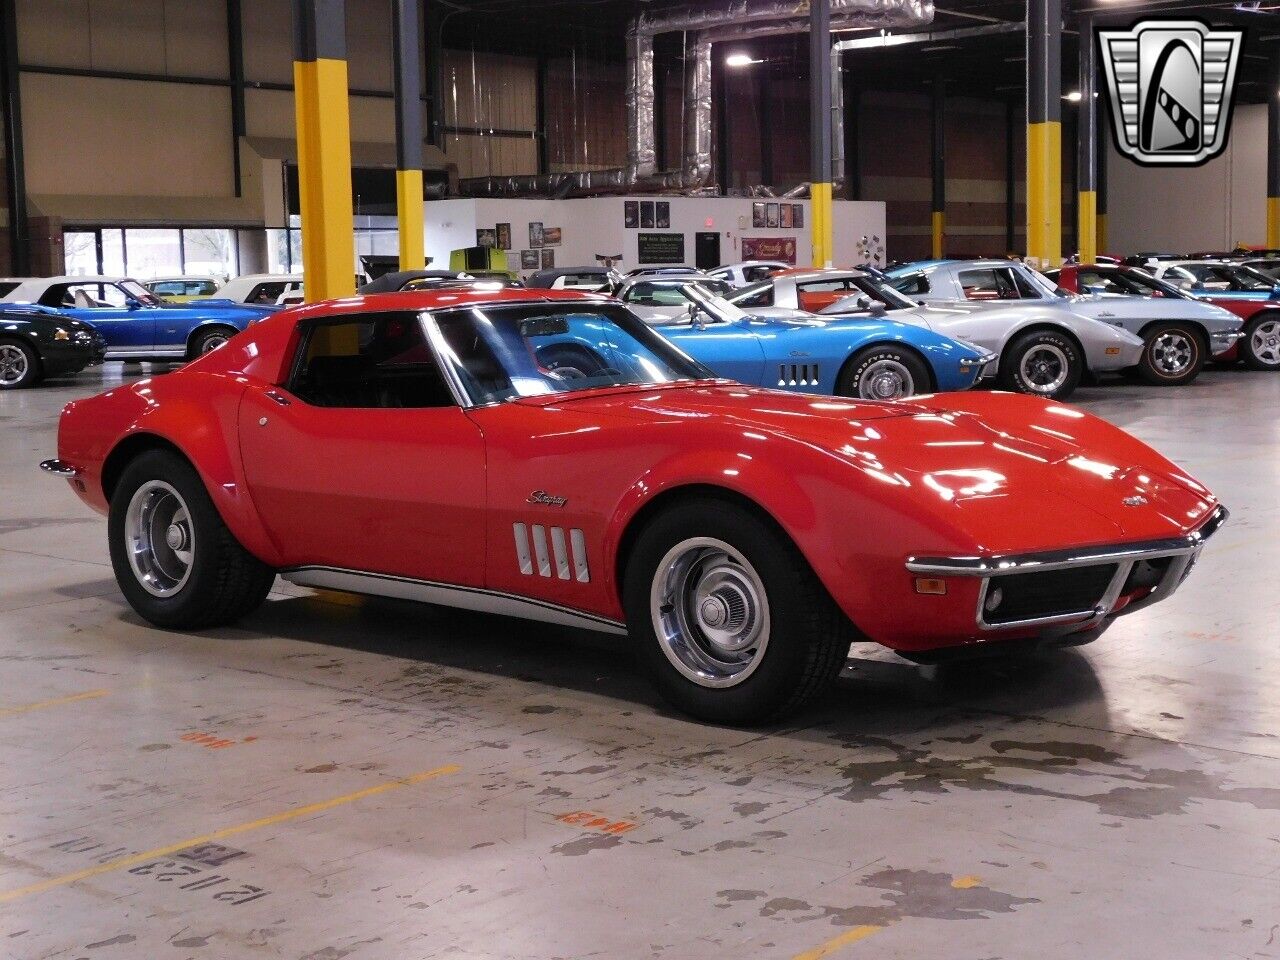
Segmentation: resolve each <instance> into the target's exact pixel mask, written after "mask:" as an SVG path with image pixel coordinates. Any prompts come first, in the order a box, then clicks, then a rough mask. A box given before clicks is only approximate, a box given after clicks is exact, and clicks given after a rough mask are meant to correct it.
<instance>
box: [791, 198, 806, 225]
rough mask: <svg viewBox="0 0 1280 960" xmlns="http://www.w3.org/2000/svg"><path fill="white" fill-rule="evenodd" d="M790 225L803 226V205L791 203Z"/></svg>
mask: <svg viewBox="0 0 1280 960" xmlns="http://www.w3.org/2000/svg"><path fill="white" fill-rule="evenodd" d="M791 225H792V226H793V227H803V226H804V204H803V203H793V204H792V205H791Z"/></svg>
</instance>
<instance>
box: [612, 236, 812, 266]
mask: <svg viewBox="0 0 1280 960" xmlns="http://www.w3.org/2000/svg"><path fill="white" fill-rule="evenodd" d="M636 241H637V248H638V250H637V254H638V256H637V260H638V261H639V262H640V263H684V234H683V233H640V234H637V235H636ZM793 256H794V254H793Z"/></svg>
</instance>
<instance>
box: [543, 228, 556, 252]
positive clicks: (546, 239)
mask: <svg viewBox="0 0 1280 960" xmlns="http://www.w3.org/2000/svg"><path fill="white" fill-rule="evenodd" d="M542 245H543V246H544V247H558V246H560V228H559V227H543V228H542Z"/></svg>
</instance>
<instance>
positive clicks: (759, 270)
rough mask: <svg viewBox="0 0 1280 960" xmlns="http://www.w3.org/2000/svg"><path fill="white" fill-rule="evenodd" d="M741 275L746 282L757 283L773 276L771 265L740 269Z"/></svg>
mask: <svg viewBox="0 0 1280 960" xmlns="http://www.w3.org/2000/svg"><path fill="white" fill-rule="evenodd" d="M742 276H743V279H745V280H746V281H747V283H759V282H760V281H761V280H768V279H769V278H770V277H771V276H773V267H747V268H746V269H745V270H743V271H742ZM726 279H728V278H727V277H726Z"/></svg>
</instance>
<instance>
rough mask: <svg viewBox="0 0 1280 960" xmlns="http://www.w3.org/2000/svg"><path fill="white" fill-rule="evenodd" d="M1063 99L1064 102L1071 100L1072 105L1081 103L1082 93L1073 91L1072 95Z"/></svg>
mask: <svg viewBox="0 0 1280 960" xmlns="http://www.w3.org/2000/svg"><path fill="white" fill-rule="evenodd" d="M1062 99H1063V100H1070V101H1071V102H1072V103H1079V102H1080V91H1079V90H1072V91H1071V92H1070V93H1068V94H1067V95H1066V96H1064V97H1063V98H1062Z"/></svg>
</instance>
